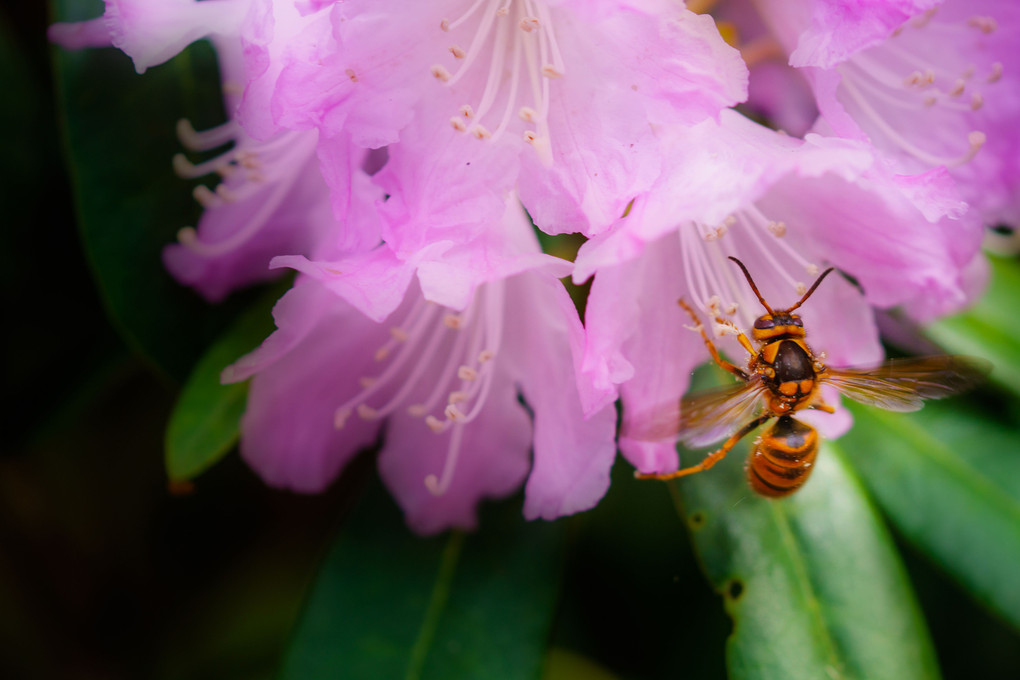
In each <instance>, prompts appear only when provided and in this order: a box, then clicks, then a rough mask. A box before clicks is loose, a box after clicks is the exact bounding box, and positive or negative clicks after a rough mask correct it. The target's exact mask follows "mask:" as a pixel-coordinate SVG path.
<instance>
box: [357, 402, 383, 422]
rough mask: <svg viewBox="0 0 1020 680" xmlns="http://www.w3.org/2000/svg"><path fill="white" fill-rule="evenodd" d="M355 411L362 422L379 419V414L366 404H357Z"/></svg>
mask: <svg viewBox="0 0 1020 680" xmlns="http://www.w3.org/2000/svg"><path fill="white" fill-rule="evenodd" d="M356 410H357V411H358V415H359V416H361V419H362V420H375V419H376V418H378V417H379V412H378V411H377V410H375V409H374V408H372V407H371V406H369V405H368V404H358V408H357V409H356Z"/></svg>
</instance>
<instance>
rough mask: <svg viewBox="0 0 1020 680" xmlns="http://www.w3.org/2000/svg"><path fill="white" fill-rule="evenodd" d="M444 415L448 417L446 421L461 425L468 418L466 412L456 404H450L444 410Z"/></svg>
mask: <svg viewBox="0 0 1020 680" xmlns="http://www.w3.org/2000/svg"><path fill="white" fill-rule="evenodd" d="M443 414H444V415H445V416H446V419H447V420H449V421H450V422H452V423H459V422H461V421H463V420H464V419H465V418H466V416H465V415H464V412H463V411H461V410H460V409H459V408H457V406H456V405H455V404H448V405H447V407H446V408H445V409H443Z"/></svg>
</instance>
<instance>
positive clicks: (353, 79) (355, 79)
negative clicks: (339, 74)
mask: <svg viewBox="0 0 1020 680" xmlns="http://www.w3.org/2000/svg"><path fill="white" fill-rule="evenodd" d="M344 73H345V74H346V75H347V77H348V78H350V79H351V82H352V83H356V82H358V74H357V73H355V72H354V69H352V68H349V69H346V70H344Z"/></svg>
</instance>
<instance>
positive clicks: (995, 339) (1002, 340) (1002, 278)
mask: <svg viewBox="0 0 1020 680" xmlns="http://www.w3.org/2000/svg"><path fill="white" fill-rule="evenodd" d="M989 263H990V265H991V280H990V281H989V285H988V290H987V291H986V292H985V293H984V295H982V296H981V297H980V298H979V299H978V301H977V303H976V304H975V305H974V307H972V308H971V309H969V310H967V311H966V312H964V313H963V314H958V315H956V316H953V317H950V318H947V319H943V320H942V321H939V322H937V323H934V324H932V325H930V326H929V327H928V328H927V329H926V332H927V334H928V336H929V337H931V338H932V339H933V340H935V341H936V342H937V343H939V345H941V346H942V347H944V348H945V349H946V350H947V351H949V352H951V353H953V354H969V355H973V356H979V357H984V358H986V359H989V360H991V362H992V374H991V379H992V380H993V381H994V382H996V383H998V384H999V385H1001V386H1002V387H1005V388H1006V389H1008V390H1011V391H1012V392H1013V393H1014V394H1020V314H1017V313H1016V309H1017V301H1018V300H1020V262H1018V261H1017V260H1016V258H1004V257H997V256H989Z"/></svg>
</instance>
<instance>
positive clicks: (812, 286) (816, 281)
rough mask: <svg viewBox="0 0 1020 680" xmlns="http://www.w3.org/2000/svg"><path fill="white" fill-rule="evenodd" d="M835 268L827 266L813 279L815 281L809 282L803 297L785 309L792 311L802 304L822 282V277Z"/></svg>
mask: <svg viewBox="0 0 1020 680" xmlns="http://www.w3.org/2000/svg"><path fill="white" fill-rule="evenodd" d="M835 269H836V268H835V267H829V268H828V269H826V270H825V271H824V272H822V274H821V276H819V277H818V278H817V279H815V282H814V283H812V284H811V287H810V288H808V291H807V292H806V293H804V297H802V298H801V299H800V300H799V301H798V302H797V304H795V305H794V306H793V307H790V308H789V309H787V310H786V311H788V312H792V311H793V310H795V309H797V308H798V307H800V306H801V305H802V304H804V301H805V300H807V299H808V298H809V297H811V293H813V292H815V288H817V287H818V284H819V283H821V282H822V279H824V278H825V277H826V276H828V275H829V274H830V273H832V272H833V271H834V270H835Z"/></svg>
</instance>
